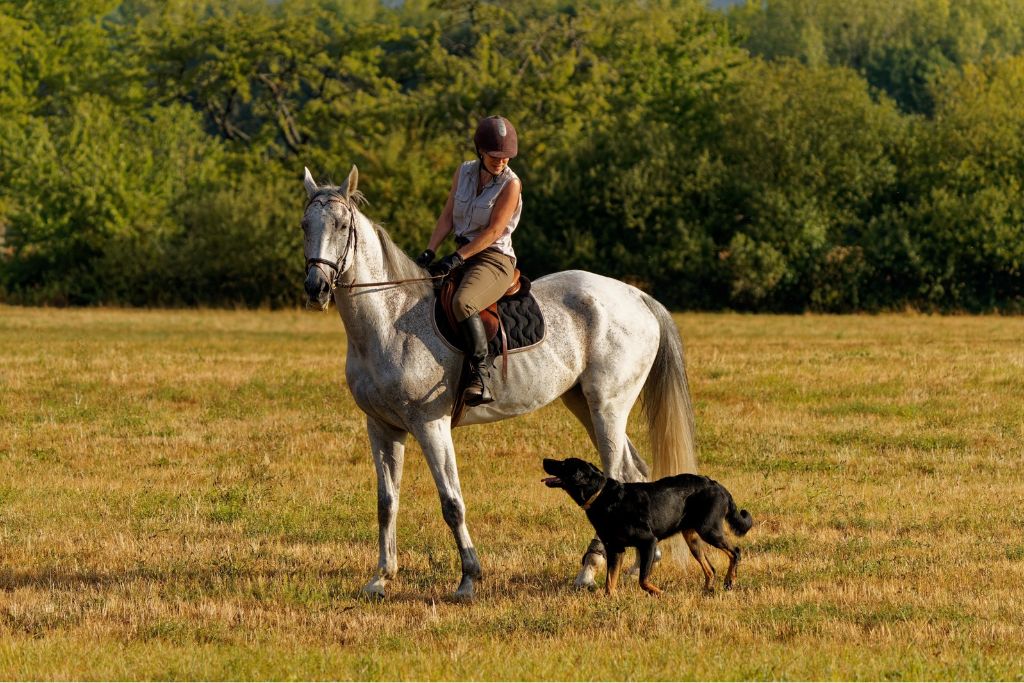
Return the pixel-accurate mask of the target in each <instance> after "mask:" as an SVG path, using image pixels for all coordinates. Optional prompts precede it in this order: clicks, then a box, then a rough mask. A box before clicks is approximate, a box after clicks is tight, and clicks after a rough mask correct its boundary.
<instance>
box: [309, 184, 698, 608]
mask: <svg viewBox="0 0 1024 683" xmlns="http://www.w3.org/2000/svg"><path fill="white" fill-rule="evenodd" d="M357 183H358V171H357V170H356V167H355V166H353V167H352V171H351V172H350V173H349V176H348V178H347V180H346V181H345V182H344V183H342V185H341V186H340V187H335V186H320V185H317V183H316V181H314V180H313V177H312V175H310V172H309V169H308V168H307V169H306V172H305V180H304V184H305V187H306V192H307V194H308V197H309V201H308V203H307V205H306V210H305V213H304V215H303V218H302V229H303V233H304V237H305V239H304V248H305V256H306V281H305V290H306V294H307V295H308V297H309V305H310V306H313V305H315V306H316V307H318V308H320V309H323V310H326V308H327V306H328V304H329V302H330V299H331V297H332V295H333V297H334V301H335V304H336V305H337V308H338V312H339V313H340V314H341V319H342V322H343V324H344V325H345V330H346V331H347V333H348V361H347V363H346V366H345V377H346V379H347V381H348V386H349V390H350V391H351V392H352V396H353V397H354V398H355V402H356V404H357V405H358V406H359V408H360V409H361V410H362V411H363V412H364V413H366V430H367V432H368V435H369V439H370V450H371V451H372V453H373V461H374V464H375V465H376V469H377V521H378V525H379V532H380V537H379V539H380V561H379V564H378V567H377V575H376V576H375V577H374V578H373V579H372V580H371V581H370V582H369V583H368V584H366V586H364V587H363V589H362V590H363V594H364V595H366V596H368V597H375V598H382V597H384V593H385V588H386V586H387V583H388V581H389V580H390V579H393V578H394V577H395V574H396V572H397V571H398V552H397V540H396V533H395V525H396V517H397V514H398V501H399V490H400V488H401V484H402V465H403V460H404V455H405V441H406V437H407V435H409V434H412V435H413V437H414V438H415V439H416V440H417V441H418V442H419V443H420V445H421V446H422V448H423V453H424V455H425V456H426V458H427V462H428V464H429V466H430V471H431V474H432V475H433V477H434V482H435V484H436V485H437V492H438V494H439V495H440V497H441V512H442V514H443V515H444V520H445V522H447V524H448V526H449V527H450V528H451V530H452V533H453V534H454V535H455V542H456V543H457V544H458V548H459V555H460V556H461V560H462V580H461V582H460V583H459V587H458V590H457V592H456V593H455V597H456V598H459V599H469V598H472V597H473V591H474V582H475V581H479V580H480V578H481V571H480V563H479V561H478V559H477V555H476V551H475V550H474V548H473V541H472V540H471V539H470V536H469V529H468V527H467V526H466V508H465V505H464V503H463V499H462V490H461V487H460V485H459V472H458V468H457V466H456V463H455V448H454V446H453V444H452V435H451V420H452V406H453V399H454V392H455V387H456V383H457V381H458V377H459V373H460V371H461V368H462V354H461V353H459V352H457V351H454V350H452V348H451V347H450V346H449V345H448V344H447V343H445V342H444V341H443V340H442V339H441V338H440V337H439V336H438V333H437V332H436V331H435V327H434V325H433V323H432V321H431V316H432V315H433V302H434V293H433V290H432V287H431V286H430V285H429V284H426V283H425V282H424V279H425V278H426V277H427V275H428V274H427V272H426V271H425V270H423V269H422V268H420V267H419V266H417V265H416V264H415V263H414V262H413V261H412V260H411V259H409V258H408V257H407V256H406V255H405V254H404V253H403V252H402V251H401V250H400V249H399V248H398V247H397V246H396V245H395V244H394V243H393V242H392V241H391V239H390V238H389V237H388V235H387V234H386V233H385V232H384V230H383V229H382V228H381V227H380V226H379V225H375V224H374V223H372V222H371V221H370V220H369V219H368V218H367V217H366V216H364V215H363V214H362V213H361V212H360V211H359V209H358V208H357V203H358V200H360V199H361V195H360V194H359V193H358V192H357V188H356V186H357ZM407 279H413V280H419V281H418V282H411V283H406V282H403V283H402V284H397V285H395V284H386V283H389V282H391V281H395V280H407ZM367 283H385V284H378V285H376V286H370V287H353V285H365V284H367ZM533 295H534V296H535V297H536V298H537V300H538V302H539V304H540V308H541V310H542V311H543V314H544V319H545V330H546V335H545V339H544V341H543V342H542V343H540V344H539V345H537V346H535V347H532V348H530V349H528V350H524V351H522V352H518V353H516V354H514V355H513V356H511V357H510V359H509V363H508V376H507V378H506V379H502V378H501V373H492V376H493V379H492V384H491V391H492V393H493V394H494V397H495V400H494V402H493V403H490V404H487V405H483V406H478V407H475V408H467V409H466V412H465V414H464V415H463V417H462V420H461V422H460V425H462V424H465V425H468V424H481V423H486V422H494V421H497V420H504V419H506V418H509V417H514V416H516V415H522V414H524V413H528V412H530V411H533V410H537V409H538V408H541V407H542V406H544V405H546V404H548V403H550V402H552V401H554V400H555V399H557V398H561V399H562V401H563V402H564V403H565V405H566V406H568V408H569V410H571V411H572V413H573V414H574V415H575V416H576V417H577V418H578V419H579V420H580V422H582V423H583V425H584V426H585V427H586V430H587V433H588V434H589V435H590V438H591V440H592V441H593V443H594V446H595V447H596V448H597V451H598V453H599V454H600V457H601V463H602V465H603V467H604V471H605V472H606V473H607V474H608V476H610V477H614V478H616V479H619V480H622V481H640V480H644V479H646V478H647V475H648V470H647V466H646V464H645V463H644V461H643V460H642V459H641V458H640V457H639V455H638V454H637V451H636V448H635V447H634V446H633V444H632V443H631V442H630V440H629V438H628V437H627V436H626V420H627V418H628V417H629V412H630V409H631V408H632V406H633V404H634V403H635V402H636V400H637V398H638V397H642V401H643V406H644V412H645V414H646V418H647V424H648V428H649V430H650V442H651V448H652V450H653V452H654V471H655V475H657V476H664V475H668V474H674V473H678V472H684V471H685V472H694V471H695V470H696V459H695V456H694V438H693V411H692V408H691V405H690V392H689V387H688V385H687V379H686V368H685V364H684V360H683V347H682V343H681V341H680V338H679V332H678V330H677V328H676V326H675V323H674V322H673V321H672V318H671V316H670V315H669V313H668V311H666V310H665V308H664V307H663V306H662V305H661V304H659V303H658V302H657V301H655V300H654V299H652V298H651V297H650V296H648V295H646V294H644V293H643V292H641V291H640V290H638V289H636V288H635V287H631V286H629V285H627V284H624V283H622V282H620V281H618V280H612V279H609V278H606V277H602V276H600V275H594V274H593V273H587V272H583V271H566V272H561V273H555V274H553V275H548V276H546V277H542V278H540V279H538V280H536V281H535V282H534V283H533ZM539 455H540V454H538V457H539ZM603 562H604V550H603V548H602V547H601V545H600V542H599V541H597V540H596V539H595V541H594V542H592V543H591V545H590V547H589V548H588V549H587V551H586V553H585V554H584V556H583V562H582V568H581V569H580V572H579V574H578V576H577V577H576V585H577V586H580V587H584V586H585V587H589V588H593V587H594V574H595V571H596V570H597V569H598V568H599V567H600V565H602V564H603Z"/></svg>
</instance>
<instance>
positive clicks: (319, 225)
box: [302, 166, 359, 310]
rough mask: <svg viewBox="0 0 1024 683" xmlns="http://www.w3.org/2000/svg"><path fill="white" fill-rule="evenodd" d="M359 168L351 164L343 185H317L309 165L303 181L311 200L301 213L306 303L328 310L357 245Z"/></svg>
mask: <svg viewBox="0 0 1024 683" xmlns="http://www.w3.org/2000/svg"><path fill="white" fill-rule="evenodd" d="M358 182H359V171H358V170H357V169H356V167H355V166H353V167H352V170H351V172H349V174H348V178H346V179H345V182H344V183H342V184H341V186H340V187H335V186H333V185H317V184H316V181H315V180H313V176H312V174H310V172H309V169H308V168H307V169H306V177H305V178H304V179H303V184H305V186H306V194H307V195H308V197H309V201H308V202H307V204H306V211H305V213H304V214H303V216H302V233H303V251H304V252H305V256H306V282H305V289H306V297H307V299H306V307H307V308H314V307H316V308H319V309H321V310H326V309H327V305H328V304H329V303H330V301H331V294H332V291H333V289H334V286H335V285H336V284H337V282H338V280H339V279H340V278H341V276H342V275H343V274H344V273H345V271H347V270H348V269H349V268H351V267H352V261H353V258H354V256H355V247H356V239H357V237H356V230H355V222H356V215H357V212H356V209H355V198H356V196H357V195H356V191H357V190H356V185H357V184H358Z"/></svg>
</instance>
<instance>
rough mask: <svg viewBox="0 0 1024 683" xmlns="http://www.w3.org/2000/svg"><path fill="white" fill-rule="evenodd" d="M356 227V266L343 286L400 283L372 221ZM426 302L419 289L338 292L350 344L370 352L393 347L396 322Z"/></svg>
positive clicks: (361, 218)
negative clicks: (385, 255)
mask: <svg viewBox="0 0 1024 683" xmlns="http://www.w3.org/2000/svg"><path fill="white" fill-rule="evenodd" d="M356 225H357V227H356V234H357V239H356V246H355V248H354V249H353V252H354V253H353V254H352V256H351V257H350V258H352V259H353V263H352V266H351V267H350V268H349V269H348V271H347V272H346V274H345V276H344V277H343V278H342V280H341V284H343V285H344V284H364V283H371V282H390V281H392V280H397V279H399V277H398V276H397V275H396V274H394V273H392V272H390V271H389V270H388V268H387V265H386V263H387V261H386V260H385V258H384V245H383V244H381V241H380V238H379V237H378V236H377V231H376V230H375V229H374V227H373V225H372V224H371V223H370V221H369V220H367V219H366V218H365V217H364V216H362V215H360V216H359V217H358V220H357V222H356ZM422 299H423V294H422V293H421V292H420V290H419V289H418V288H409V287H403V286H401V285H382V286H380V287H355V288H351V289H349V288H347V287H342V286H339V287H338V289H337V290H335V304H337V306H338V311H339V312H340V313H341V319H342V321H343V322H344V324H345V331H346V332H347V334H348V337H349V342H350V343H352V344H354V345H355V346H356V347H357V348H361V349H366V350H367V351H372V350H374V349H376V350H379V349H380V348H382V347H385V346H388V345H389V344H391V343H392V340H393V338H394V335H395V333H396V328H395V321H396V320H397V319H398V317H399V316H401V315H403V314H404V313H405V312H406V311H408V310H409V309H410V308H412V307H413V306H415V305H416V304H417V303H419V302H420V301H421V300H422Z"/></svg>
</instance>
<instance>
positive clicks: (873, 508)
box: [0, 308, 1024, 680]
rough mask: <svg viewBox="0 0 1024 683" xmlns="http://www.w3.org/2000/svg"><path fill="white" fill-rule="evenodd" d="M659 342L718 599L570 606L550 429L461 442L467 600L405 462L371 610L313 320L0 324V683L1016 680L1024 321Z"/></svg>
mask: <svg viewBox="0 0 1024 683" xmlns="http://www.w3.org/2000/svg"><path fill="white" fill-rule="evenodd" d="M676 319H677V322H678V323H679V327H680V330H681V332H682V334H683V338H684V341H685V342H686V347H687V358H688V363H689V372H690V380H691V389H692V393H693V397H694V401H695V407H696V414H697V427H698V441H699V449H700V456H699V457H700V463H701V470H702V472H703V473H705V474H708V475H710V476H712V477H714V478H716V479H718V480H720V481H721V482H722V483H724V484H725V485H726V486H727V487H728V488H729V489H730V490H731V491H732V492H733V495H734V496H735V498H736V499H737V502H738V503H739V504H740V505H741V506H743V507H746V508H747V509H749V510H750V511H751V513H752V514H753V517H754V519H755V526H754V528H753V529H752V530H751V532H750V533H749V535H748V536H746V537H745V538H744V539H743V540H742V541H741V544H742V547H743V548H744V550H745V555H744V561H743V564H742V565H741V567H740V574H739V583H738V586H737V588H736V589H735V590H733V591H732V592H724V591H722V590H721V589H719V591H718V592H717V593H715V594H714V595H711V596H705V595H704V594H702V592H701V591H700V583H701V579H700V574H699V571H698V569H697V567H696V564H694V563H693V562H692V561H689V560H688V561H687V563H685V564H682V565H675V564H673V563H671V562H668V561H666V562H663V563H661V564H660V565H659V566H658V567H657V569H656V571H655V581H656V583H658V585H659V586H661V587H662V588H664V589H665V590H666V593H665V594H664V596H663V597H661V598H660V599H654V598H650V597H648V596H647V595H646V594H644V593H643V592H642V591H641V590H640V589H639V588H638V587H637V586H636V584H635V580H633V579H630V578H628V577H626V580H625V581H624V584H625V586H624V589H623V590H621V591H620V594H619V595H617V596H616V597H615V598H613V599H609V598H607V597H606V596H605V595H604V594H603V593H600V592H599V593H578V592H576V591H574V590H573V589H572V587H571V583H572V577H573V576H574V575H575V572H576V569H577V566H578V563H579V559H580V556H581V554H582V552H583V550H584V548H585V547H586V545H587V542H588V540H589V539H590V536H591V530H590V528H589V526H588V524H587V522H586V519H585V517H584V516H583V514H582V512H581V511H580V510H579V509H578V508H577V507H576V506H574V505H573V504H572V503H571V501H570V500H569V498H568V497H567V496H566V495H565V494H564V493H562V492H559V491H554V490H550V489H547V488H545V487H544V486H543V485H542V484H541V483H540V479H541V477H542V476H543V473H542V472H541V469H540V460H541V458H542V457H545V456H567V455H574V456H579V457H586V458H590V459H594V458H595V454H594V452H593V450H592V448H591V446H590V444H589V442H588V441H587V439H586V435H585V433H584V432H583V430H582V428H581V427H580V426H579V425H578V424H576V423H575V421H574V419H573V418H572V417H571V415H570V414H569V413H568V411H567V410H565V409H564V408H563V407H561V406H560V405H554V406H550V407H548V408H546V409H544V410H541V411H539V412H537V413H535V414H532V415H528V416H525V417H522V418H519V419H516V420H512V421H508V422H504V423H499V424H495V425H488V426H476V427H468V428H465V429H460V430H458V431H457V432H456V447H457V449H458V452H459V465H460V468H461V469H460V474H461V478H462V484H463V489H464V493H465V497H466V504H467V510H468V520H469V527H470V531H471V533H472V534H473V537H474V541H475V543H476V546H477V548H478V551H479V554H480V558H481V561H482V563H483V567H484V572H485V580H484V582H483V583H482V584H481V586H480V590H479V594H478V599H477V600H476V601H475V602H474V603H472V604H470V605H462V604H455V603H452V602H449V601H448V596H449V594H450V593H451V592H452V591H453V590H454V588H455V586H456V584H457V581H458V578H459V577H458V572H459V569H458V558H457V555H456V552H455V546H454V542H453V540H452V538H451V535H450V533H449V531H448V529H447V527H446V526H445V524H444V522H443V520H442V518H441V514H440V509H439V504H438V499H437V494H436V492H435V490H434V485H433V481H432V479H431V477H430V474H429V472H428V470H427V468H426V466H425V463H424V462H423V459H422V457H421V456H420V451H419V449H418V447H417V446H416V445H415V444H414V443H413V442H412V441H410V446H409V450H408V453H407V462H406V470H405V480H404V484H403V488H402V502H401V505H402V507H401V512H400V515H399V530H398V533H399V561H400V564H401V568H400V577H399V579H398V581H397V582H395V583H394V584H393V590H392V593H391V596H390V597H389V599H388V600H387V601H386V602H384V603H379V604H376V603H369V602H364V601H361V600H360V599H358V598H357V594H358V591H359V587H360V586H361V585H362V584H363V583H365V582H366V581H367V580H368V579H369V578H370V577H371V576H372V573H373V570H374V567H375V565H376V561H377V541H376V537H377V531H376V501H375V496H376V492H375V483H374V474H373V466H372V463H371V460H370V457H369V454H368V448H367V444H366V436H365V428H364V425H363V421H362V419H361V418H360V413H359V412H358V410H357V409H356V408H355V406H354V404H353V402H352V400H351V397H350V396H349V394H348V392H347V390H346V389H345V387H344V379H343V362H344V353H345V337H344V331H343V328H342V326H341V324H340V322H339V320H338V318H337V316H336V315H335V314H334V313H333V312H331V313H329V314H327V315H322V314H311V313H304V312H299V311H286V312H274V313H270V312H231V311H161V312H156V311H122V310H103V309H100V310H71V311H69V310H51V309H23V308H0V678H4V679H11V678H21V679H25V678H27V679H68V678H73V679H148V678H159V679H259V678H275V679H282V678H285V679H286V678H298V679H328V678H330V679H560V680H565V679H569V680H576V679H581V680H587V679H600V680H610V679H694V678H696V679H723V678H724V679H768V678H770V679H807V678H810V679H1007V678H1010V679H1013V678H1017V679H1019V678H1021V677H1022V676H1024V639H1022V638H1021V636H1020V628H1021V626H1020V625H1021V619H1022V615H1024V537H1022V534H1021V528H1022V527H1024V507H1022V505H1021V498H1022V494H1024V477H1022V476H1021V460H1022V456H1024V447H1022V445H1021V440H1022V435H1024V319H1021V318H1002V317H928V316H917V315H886V316H874V317H873V316H854V317H819V316H791V317H786V316H744V315H732V314H721V315H705V314H685V315H679V316H677V318H676ZM637 417H638V416H634V418H637ZM633 424H634V427H633V429H632V433H633V434H634V435H635V436H637V437H638V438H637V441H638V443H639V444H640V446H641V448H642V450H643V451H644V452H646V444H647V441H646V438H645V437H644V436H643V435H642V430H641V429H640V424H641V421H640V420H639V419H634V421H633ZM712 552H715V551H712ZM711 560H712V562H714V563H715V564H716V565H717V566H718V567H719V568H720V570H721V568H723V567H724V564H725V563H724V557H722V556H721V555H717V554H712V555H711ZM720 574H721V571H720Z"/></svg>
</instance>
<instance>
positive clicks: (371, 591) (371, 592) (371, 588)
mask: <svg viewBox="0 0 1024 683" xmlns="http://www.w3.org/2000/svg"><path fill="white" fill-rule="evenodd" d="M359 594H360V595H361V596H362V597H363V598H365V599H366V600H370V601H371V602H380V601H381V600H383V599H384V582H383V581H381V580H380V579H374V580H373V581H371V582H370V583H368V584H366V585H365V586H363V589H362V590H361V591H359Z"/></svg>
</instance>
